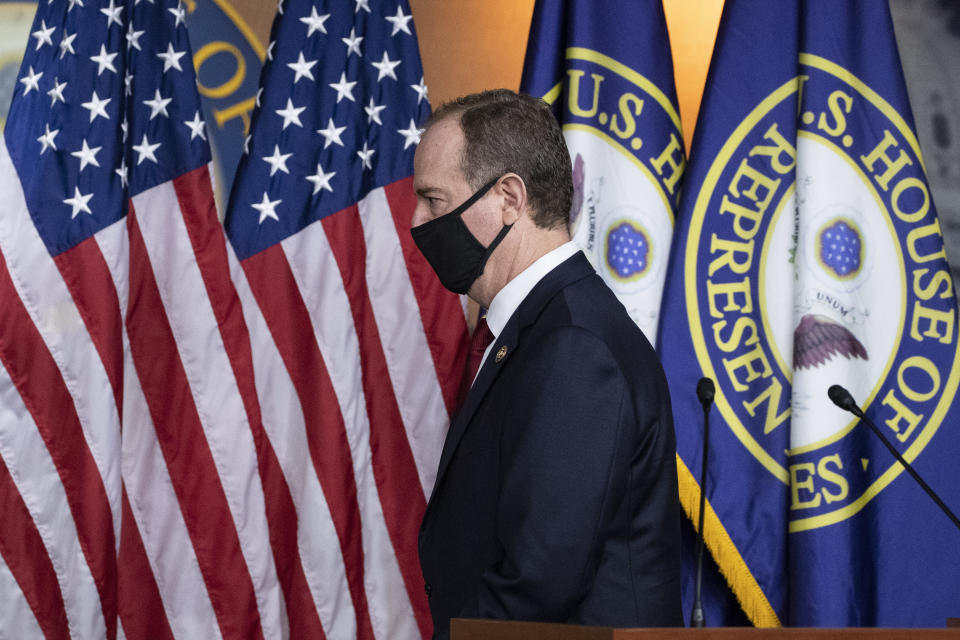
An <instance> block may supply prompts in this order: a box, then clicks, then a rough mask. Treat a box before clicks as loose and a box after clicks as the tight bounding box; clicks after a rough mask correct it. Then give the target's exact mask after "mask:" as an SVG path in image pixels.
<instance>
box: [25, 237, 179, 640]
mask: <svg viewBox="0 0 960 640" xmlns="http://www.w3.org/2000/svg"><path fill="white" fill-rule="evenodd" d="M111 228H112V229H114V231H113V233H117V232H120V233H123V232H124V230H123V227H122V225H119V224H115V225H113V227H111ZM108 233H110V232H108V231H106V230H104V231H101V232H100V233H99V234H98V236H97V237H102V236H104V235H106V234H108ZM37 250H38V251H41V249H40V248H39V247H38V249H37ZM53 261H54V263H55V264H56V266H57V269H58V270H59V272H60V275H61V277H62V278H63V282H64V284H65V285H66V287H67V289H68V290H69V292H70V295H71V297H72V299H73V301H74V303H75V304H76V307H77V311H78V312H79V313H80V316H81V317H82V318H83V323H84V325H85V327H86V328H87V331H88V332H89V335H90V340H91V341H92V342H93V345H94V347H95V348H96V350H97V353H98V354H99V356H100V360H101V362H102V364H103V366H104V369H105V373H106V376H107V378H108V380H109V383H110V386H111V388H112V389H113V397H114V402H115V404H116V409H117V416H119V413H120V412H121V411H122V408H123V402H122V399H123V378H122V376H123V339H122V336H123V321H122V319H121V314H120V303H119V298H118V296H117V289H116V287H115V286H114V281H113V278H112V275H111V273H110V270H109V268H108V267H107V264H106V261H105V259H104V255H103V253H102V252H101V250H100V247H99V246H98V244H97V238H96V237H94V238H89V239H87V240H84V241H83V242H80V243H79V244H77V245H76V246H74V247H73V248H71V249H69V250H67V251H64V252H63V253H61V254H59V255H57V256H54V258H53ZM99 395H102V394H99ZM117 416H115V417H112V418H111V420H109V421H107V424H113V425H116V424H118V421H119V418H118V417H117ZM115 459H117V460H119V459H120V458H119V456H115ZM120 484H121V492H122V494H121V509H122V511H121V522H120V529H119V531H120V536H121V539H120V543H119V549H118V569H117V580H118V582H117V592H118V595H117V609H118V614H119V616H120V619H121V624H122V625H124V626H126V627H130V628H129V629H128V630H127V636H128V637H133V638H137V637H148V636H149V637H156V638H163V637H169V636H168V635H167V634H169V625H168V623H167V620H166V616H165V614H164V611H163V605H162V602H161V599H160V593H159V590H158V589H157V584H156V581H155V580H154V578H153V575H152V574H151V573H150V570H149V569H150V566H149V562H148V561H147V557H146V550H145V549H144V547H143V542H142V540H141V539H140V532H139V530H138V529H137V527H136V523H135V522H134V521H133V519H132V518H133V514H132V512H131V510H130V505H129V503H128V500H129V497H128V495H127V492H126V490H125V489H124V488H123V486H122V485H123V483H122V481H121V482H120ZM138 628H139V629H140V632H139V633H138V632H137V629H138Z"/></svg>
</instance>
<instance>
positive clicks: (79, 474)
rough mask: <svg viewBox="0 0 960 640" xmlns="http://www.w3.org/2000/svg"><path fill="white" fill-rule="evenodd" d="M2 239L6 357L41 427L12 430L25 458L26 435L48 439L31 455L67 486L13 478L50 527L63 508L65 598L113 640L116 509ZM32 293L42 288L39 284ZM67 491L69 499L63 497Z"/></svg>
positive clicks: (55, 538) (1, 355) (56, 541)
mask: <svg viewBox="0 0 960 640" xmlns="http://www.w3.org/2000/svg"><path fill="white" fill-rule="evenodd" d="M4 238H5V239H6V238H7V236H6V235H5V236H4ZM0 244H2V245H3V248H2V254H0V300H4V304H3V305H0V327H2V328H3V333H2V336H0V360H2V362H3V365H4V368H5V369H6V371H7V372H8V374H9V377H10V380H11V382H12V384H13V386H14V387H15V388H16V389H17V391H18V393H19V394H20V397H21V398H22V400H23V404H24V406H25V407H26V408H27V411H28V412H29V414H30V415H31V416H32V418H33V422H34V424H35V425H36V426H35V431H33V430H30V429H29V428H26V429H23V431H25V432H26V433H16V434H11V437H17V438H18V439H19V440H20V442H18V443H17V447H16V450H17V455H16V459H18V460H24V461H26V460H25V458H26V456H23V455H22V454H23V453H24V452H26V451H27V449H26V446H25V443H24V442H23V440H25V439H27V438H30V437H31V436H33V435H34V434H35V433H36V434H38V435H39V438H40V439H42V442H39V441H37V439H36V438H33V442H32V443H31V444H32V445H33V449H32V451H31V453H33V452H35V456H30V457H32V458H33V460H32V463H33V464H35V465H39V464H43V463H44V462H46V460H45V458H46V456H45V455H43V451H42V448H45V449H46V452H48V454H49V458H48V460H49V462H50V463H52V465H53V467H54V468H55V470H56V475H57V476H59V478H60V482H61V484H59V485H58V484H56V483H54V482H51V480H52V479H53V475H52V474H51V473H46V474H39V473H37V472H36V469H37V468H38V467H34V469H27V468H24V469H14V468H11V475H14V477H16V476H17V471H22V472H23V473H22V474H21V477H22V478H23V484H24V485H26V484H28V483H29V484H30V485H31V486H23V485H21V486H19V487H18V489H19V490H20V492H21V496H24V495H26V496H42V500H39V499H38V500H36V503H35V505H34V508H33V509H31V515H32V516H33V517H34V519H35V520H36V519H39V520H40V521H41V522H44V523H45V524H44V527H43V529H44V530H46V531H49V529H48V528H47V525H46V521H47V518H46V517H41V514H40V513H39V512H40V511H43V512H45V513H49V510H51V509H53V510H57V511H59V514H60V518H62V521H63V522H64V525H63V526H62V527H56V529H55V530H53V531H49V533H48V540H47V545H48V551H49V553H50V555H51V560H52V561H53V563H54V566H55V567H57V566H59V567H61V569H60V571H58V574H59V575H60V576H61V577H62V578H64V581H65V582H69V584H68V585H67V588H66V589H65V593H64V601H65V603H66V604H67V606H68V607H70V606H71V605H72V604H74V602H75V604H76V607H75V608H74V609H73V611H75V612H76V613H77V618H76V622H74V623H73V625H74V626H76V627H77V628H80V629H83V630H84V631H85V632H89V631H90V630H96V629H100V630H101V634H105V635H106V637H108V638H115V637H116V577H117V564H116V555H115V546H114V540H115V538H114V525H113V512H112V510H111V508H110V503H109V501H108V499H107V495H106V490H105V488H104V483H103V479H102V478H101V475H100V470H99V469H98V468H97V464H96V462H95V461H94V459H93V456H92V454H91V451H90V449H89V448H88V446H87V440H86V437H85V434H84V430H83V426H82V425H81V423H80V417H79V415H78V414H77V410H76V408H75V406H74V401H73V398H72V397H71V395H70V391H69V390H68V388H67V382H66V380H65V379H64V376H63V375H62V374H61V372H60V369H59V368H58V366H57V362H55V360H54V358H53V356H52V355H51V352H50V349H49V348H48V347H47V344H45V342H44V340H43V337H42V336H41V334H40V332H39V331H38V329H37V326H35V325H34V320H33V319H32V318H31V317H30V314H29V312H28V310H27V308H26V306H25V305H24V300H25V299H26V300H30V301H32V302H34V303H36V302H37V298H36V297H28V296H24V295H23V293H22V290H21V291H18V290H17V288H16V287H15V284H14V280H13V278H12V274H11V272H10V270H9V269H8V265H9V259H8V256H9V255H10V254H9V253H8V245H7V243H6V242H2V241H0ZM48 258H49V256H48ZM49 266H51V267H52V266H53V263H52V262H49ZM31 293H32V294H36V293H38V291H37V290H36V289H33V290H32V291H31ZM37 297H39V298H42V296H37ZM71 382H73V383H75V384H77V383H79V382H80V381H79V380H77V379H76V378H71ZM110 400H111V402H112V401H113V400H112V398H111V399H110ZM23 426H24V425H22V424H20V425H15V424H11V425H8V428H10V429H13V430H18V431H19V430H20V429H22V427H23ZM26 459H29V458H26ZM12 462H13V461H12V460H10V459H8V460H6V463H7V466H8V467H12ZM36 483H42V485H45V486H42V485H41V486H37V484H36ZM38 491H39V492H38ZM61 491H62V492H63V496H64V499H63V500H64V501H63V502H59V501H58V500H57V497H58V494H60V493H61ZM64 507H66V508H64ZM118 511H119V509H118ZM118 515H119V513H118ZM74 527H75V528H74ZM42 535H43V531H41V536H42ZM75 545H76V546H75ZM77 547H79V549H77ZM77 551H79V552H80V553H77ZM81 558H82V560H81ZM88 572H89V573H88ZM89 579H92V582H93V585H92V586H93V587H94V589H95V591H94V593H93V594H89V593H84V594H83V595H82V596H80V595H79V594H78V593H77V591H74V589H76V590H84V588H85V586H88V580H89ZM91 595H93V596H94V597H93V598H91V597H90V596H91ZM91 604H92V605H93V606H92V607H91V606H90V605H91ZM68 613H69V612H68Z"/></svg>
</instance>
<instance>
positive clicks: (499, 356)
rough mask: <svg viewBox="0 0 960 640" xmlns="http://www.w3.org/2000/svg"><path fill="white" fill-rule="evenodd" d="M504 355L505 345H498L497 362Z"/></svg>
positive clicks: (505, 353) (505, 351) (505, 352)
mask: <svg viewBox="0 0 960 640" xmlns="http://www.w3.org/2000/svg"><path fill="white" fill-rule="evenodd" d="M506 355H507V345H503V346H502V347H500V349H499V350H498V351H497V362H500V361H501V360H503V358H504V357H505V356H506Z"/></svg>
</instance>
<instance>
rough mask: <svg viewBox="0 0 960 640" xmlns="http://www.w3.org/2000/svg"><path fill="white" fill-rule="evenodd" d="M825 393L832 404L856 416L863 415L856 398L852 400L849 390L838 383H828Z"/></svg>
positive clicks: (861, 416)
mask: <svg viewBox="0 0 960 640" xmlns="http://www.w3.org/2000/svg"><path fill="white" fill-rule="evenodd" d="M827 395H828V396H830V400H832V401H833V404H835V405H837V406H838V407H840V408H841V409H843V410H844V411H849V412H850V413H852V414H853V415H855V416H857V417H858V418H863V417H865V416H864V415H863V411H861V410H860V407H858V406H857V402H856V400H854V399H853V396H852V395H850V392H849V391H847V390H846V389H844V388H843V387H841V386H840V385H838V384H832V385H830V388H829V389H827ZM881 437H882V436H881Z"/></svg>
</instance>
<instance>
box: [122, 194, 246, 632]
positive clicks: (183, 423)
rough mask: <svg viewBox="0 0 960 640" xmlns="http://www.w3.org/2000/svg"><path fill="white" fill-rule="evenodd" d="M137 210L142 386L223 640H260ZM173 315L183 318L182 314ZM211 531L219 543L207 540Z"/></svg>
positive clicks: (134, 344) (132, 329)
mask: <svg viewBox="0 0 960 640" xmlns="http://www.w3.org/2000/svg"><path fill="white" fill-rule="evenodd" d="M161 187H162V185H161ZM136 208H137V204H136V203H135V204H134V205H133V206H132V207H131V210H130V212H129V213H128V215H127V224H128V229H129V233H130V289H131V297H130V300H129V307H128V309H127V320H126V326H127V333H128V335H129V338H130V350H131V353H132V355H133V363H134V366H135V367H136V371H137V377H138V379H139V380H140V388H141V389H142V391H143V393H144V396H145V398H146V401H147V405H148V407H149V409H150V415H151V416H152V418H153V424H154V427H155V429H156V432H157V438H158V440H159V443H160V448H161V450H162V452H163V458H164V461H165V462H166V466H167V468H168V469H169V470H170V480H171V482H172V483H173V488H174V491H175V492H176V494H177V499H178V502H179V505H180V510H181V512H182V513H183V517H184V520H185V522H186V525H187V530H188V531H189V533H190V540H191V542H192V544H193V548H194V551H195V553H196V555H197V561H198V563H199V566H200V571H201V573H202V574H203V580H204V584H205V585H206V588H207V591H208V592H209V594H210V601H211V603H212V604H213V608H214V611H215V613H216V615H217V620H218V623H219V626H220V630H221V633H222V635H223V637H224V638H225V639H231V638H254V639H257V638H263V631H262V629H261V626H260V624H261V620H260V612H259V608H258V605H257V597H256V593H255V590H254V585H253V581H252V579H251V576H250V572H249V571H248V569H247V566H246V565H245V564H244V556H243V551H242V548H241V542H240V539H239V536H238V533H237V528H236V526H235V524H234V520H233V517H232V515H231V512H230V508H229V505H228V503H227V495H226V494H225V492H224V488H223V485H222V484H221V478H220V477H219V475H218V473H217V465H216V462H215V461H214V458H213V454H212V453H211V450H210V445H209V443H208V441H207V439H206V437H205V434H204V431H203V424H202V422H201V419H200V416H199V414H198V412H197V407H196V405H195V404H194V402H193V397H192V395H191V390H190V385H189V382H188V376H187V371H186V370H185V368H184V364H183V361H182V360H181V357H180V354H179V353H178V352H177V343H176V340H175V338H174V332H173V328H172V327H171V324H170V322H169V320H168V310H167V309H166V308H165V307H164V305H163V300H162V298H161V294H160V290H159V288H158V284H157V281H156V279H155V275H154V271H153V269H152V268H151V264H152V263H151V262H150V258H149V255H148V252H147V247H146V244H145V242H144V238H143V234H142V233H141V230H140V226H139V222H138V220H137V216H136V214H135V210H136ZM162 210H163V209H161V211H162ZM171 266H176V265H175V264H173V265H171ZM175 312H179V313H187V309H180V310H177V311H175ZM212 532H216V537H217V539H216V541H211V539H210V535H211V534H212Z"/></svg>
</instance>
